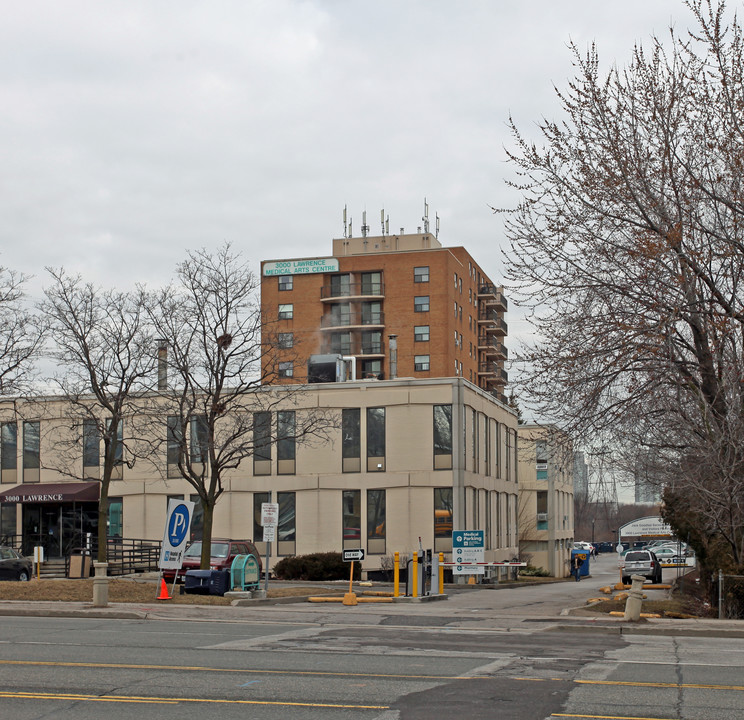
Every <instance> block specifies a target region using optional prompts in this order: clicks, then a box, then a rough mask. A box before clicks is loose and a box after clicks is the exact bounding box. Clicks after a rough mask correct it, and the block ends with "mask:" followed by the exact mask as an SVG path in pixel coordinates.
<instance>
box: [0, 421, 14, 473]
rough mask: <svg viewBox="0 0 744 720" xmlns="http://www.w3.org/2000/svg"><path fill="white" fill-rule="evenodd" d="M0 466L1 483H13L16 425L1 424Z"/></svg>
mask: <svg viewBox="0 0 744 720" xmlns="http://www.w3.org/2000/svg"><path fill="white" fill-rule="evenodd" d="M0 465H1V466H2V471H3V482H15V481H16V478H15V471H16V468H17V467H18V425H16V423H3V424H2V428H0ZM11 474H12V478H11V477H10V476H11Z"/></svg>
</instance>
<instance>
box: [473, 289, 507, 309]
mask: <svg viewBox="0 0 744 720" xmlns="http://www.w3.org/2000/svg"><path fill="white" fill-rule="evenodd" d="M478 298H479V299H480V300H483V301H484V302H485V303H486V304H487V305H488V306H489V307H496V308H498V309H499V310H500V311H501V312H506V311H507V310H508V309H509V306H508V304H507V302H506V298H505V297H504V293H502V292H501V290H499V289H498V288H497V287H496V286H495V285H491V284H490V283H487V284H483V285H481V286H480V287H479V288H478Z"/></svg>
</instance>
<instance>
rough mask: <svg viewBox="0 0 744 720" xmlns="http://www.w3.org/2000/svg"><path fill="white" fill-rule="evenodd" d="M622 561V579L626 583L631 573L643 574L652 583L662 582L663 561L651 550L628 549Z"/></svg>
mask: <svg viewBox="0 0 744 720" xmlns="http://www.w3.org/2000/svg"><path fill="white" fill-rule="evenodd" d="M622 563H623V567H622V580H623V583H624V584H626V585H627V584H628V583H629V582H630V576H631V575H643V577H645V578H646V579H647V580H650V581H651V582H652V583H660V582H661V563H659V560H658V559H657V557H656V555H655V554H654V553H653V552H652V551H651V550H628V551H627V552H626V553H625V557H624V558H623V560H622Z"/></svg>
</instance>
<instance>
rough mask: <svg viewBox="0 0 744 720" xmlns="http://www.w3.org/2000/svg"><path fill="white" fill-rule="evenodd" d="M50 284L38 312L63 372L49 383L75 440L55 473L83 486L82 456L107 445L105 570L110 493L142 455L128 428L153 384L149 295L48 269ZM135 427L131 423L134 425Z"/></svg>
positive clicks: (69, 440)
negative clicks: (105, 286) (89, 449)
mask: <svg viewBox="0 0 744 720" xmlns="http://www.w3.org/2000/svg"><path fill="white" fill-rule="evenodd" d="M48 271H49V273H50V275H51V277H52V280H53V283H52V285H51V286H50V287H49V288H47V289H45V295H46V300H44V301H43V302H42V303H41V309H42V311H43V312H44V314H45V315H46V317H47V318H48V321H49V325H50V339H51V342H52V345H51V355H52V357H53V358H54V359H55V360H56V361H57V363H58V367H59V372H58V374H57V375H56V376H55V377H54V378H52V382H54V383H55V384H56V386H57V387H58V388H59V391H60V394H61V397H62V398H63V400H64V406H65V409H64V412H65V415H66V417H67V418H68V419H69V420H70V425H71V427H72V432H71V433H69V434H66V435H65V434H60V436H59V437H58V445H57V454H56V456H57V458H58V459H59V462H60V467H59V468H58V470H59V471H60V472H63V473H65V474H68V475H71V476H74V477H80V478H85V479H93V478H91V475H90V473H88V474H86V473H84V467H83V465H84V463H82V462H81V448H82V447H83V446H84V443H85V442H88V443H90V442H93V443H94V445H95V446H96V447H97V446H98V445H99V443H100V441H102V442H103V462H102V465H101V468H100V471H99V472H100V476H99V477H97V478H95V479H98V480H99V481H100V484H101V494H100V500H99V504H98V560H99V561H100V562H105V560H106V550H107V529H108V516H109V499H108V493H109V485H110V483H111V480H112V478H115V477H117V475H118V470H119V469H120V468H121V465H122V463H126V464H127V465H129V466H130V467H131V466H132V465H133V463H134V462H135V460H136V458H137V456H138V454H139V450H138V449H137V444H136V443H134V442H132V438H133V433H132V428H131V427H129V428H127V432H124V428H123V426H124V422H125V418H127V422H130V420H132V419H133V418H136V417H137V416H141V415H142V411H143V406H142V398H143V396H144V395H145V393H146V391H148V390H149V389H151V388H152V386H153V385H154V382H155V371H154V369H155V363H156V358H157V353H156V352H155V343H154V341H153V338H152V333H151V332H150V330H149V324H148V316H147V313H146V312H145V305H144V301H145V295H144V294H143V293H141V292H134V293H125V292H118V291H115V290H102V289H100V288H97V287H94V286H93V285H92V284H89V283H84V282H83V281H82V280H81V278H80V277H79V276H76V277H70V276H68V275H66V274H65V272H64V270H54V269H48ZM132 422H133V420H132Z"/></svg>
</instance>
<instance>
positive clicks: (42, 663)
mask: <svg viewBox="0 0 744 720" xmlns="http://www.w3.org/2000/svg"><path fill="white" fill-rule="evenodd" d="M0 665H31V666H35V667H76V668H78V667H85V668H104V669H114V670H177V671H179V672H183V671H191V672H214V673H242V674H243V675H319V676H322V677H351V678H383V679H384V678H390V679H394V680H399V679H404V680H489V679H492V677H491V676H486V675H480V676H462V675H403V674H389V673H350V672H326V671H321V670H256V669H253V668H210V667H203V666H199V665H195V666H186V665H135V664H132V663H85V662H61V661H54V660H0Z"/></svg>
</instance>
